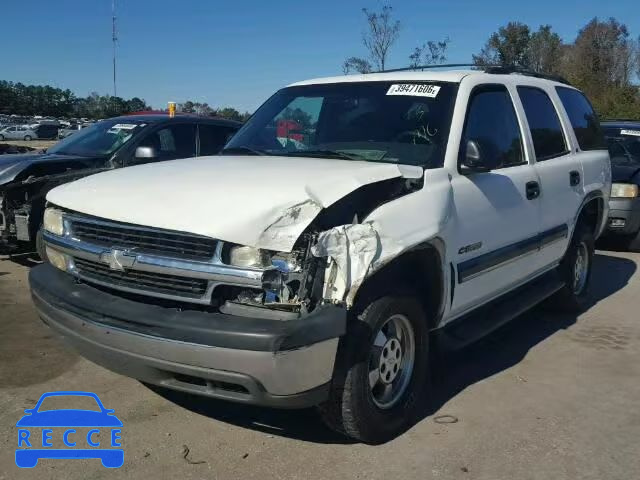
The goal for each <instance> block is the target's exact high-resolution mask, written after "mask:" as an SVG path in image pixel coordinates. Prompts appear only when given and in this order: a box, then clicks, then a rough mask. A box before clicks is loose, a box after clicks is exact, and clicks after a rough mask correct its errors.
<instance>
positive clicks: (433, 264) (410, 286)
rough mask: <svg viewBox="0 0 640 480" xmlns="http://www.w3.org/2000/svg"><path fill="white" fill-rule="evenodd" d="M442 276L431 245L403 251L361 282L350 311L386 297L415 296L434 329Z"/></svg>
mask: <svg viewBox="0 0 640 480" xmlns="http://www.w3.org/2000/svg"><path fill="white" fill-rule="evenodd" d="M443 288H444V276H443V272H442V260H441V257H440V253H439V252H438V250H437V249H436V248H435V247H434V246H433V245H425V246H423V247H421V248H419V249H414V250H411V251H409V252H406V253H404V254H402V255H400V256H399V257H396V258H394V259H393V260H392V261H390V262H389V263H387V264H386V265H385V266H384V267H382V268H380V269H379V270H377V271H375V272H374V273H373V274H372V275H371V276H369V277H367V278H366V279H365V280H364V283H362V285H361V286H360V288H359V289H358V291H357V292H356V296H355V298H354V301H353V310H354V311H355V312H360V311H362V309H364V308H366V306H367V305H368V304H369V303H371V302H372V301H373V300H375V299H376V298H379V297H380V296H383V295H387V294H407V293H409V294H415V295H416V297H417V298H418V300H419V301H420V302H421V303H422V305H423V308H424V311H425V313H426V314H427V319H428V321H429V328H435V327H436V326H437V322H438V318H439V315H440V312H441V307H442V301H443Z"/></svg>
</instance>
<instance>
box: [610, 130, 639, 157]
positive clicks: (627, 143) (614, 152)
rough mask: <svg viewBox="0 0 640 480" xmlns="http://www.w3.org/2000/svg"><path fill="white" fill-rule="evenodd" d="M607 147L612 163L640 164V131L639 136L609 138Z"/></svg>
mask: <svg viewBox="0 0 640 480" xmlns="http://www.w3.org/2000/svg"><path fill="white" fill-rule="evenodd" d="M607 146H608V148H609V156H610V157H611V163H613V164H615V165H638V164H640V131H639V132H638V136H635V135H624V136H622V135H621V136H616V137H607Z"/></svg>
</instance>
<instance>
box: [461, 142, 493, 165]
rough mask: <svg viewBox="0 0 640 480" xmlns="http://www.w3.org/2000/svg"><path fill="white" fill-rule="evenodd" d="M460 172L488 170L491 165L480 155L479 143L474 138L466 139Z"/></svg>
mask: <svg viewBox="0 0 640 480" xmlns="http://www.w3.org/2000/svg"><path fill="white" fill-rule="evenodd" d="M461 170H462V173H482V172H490V171H491V167H490V165H488V164H487V162H486V159H485V158H484V156H483V155H482V150H481V149H480V145H478V143H477V142H476V141H474V140H468V141H467V144H466V145H465V149H464V152H463V156H462V163H461Z"/></svg>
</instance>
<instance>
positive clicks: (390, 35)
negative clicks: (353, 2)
mask: <svg viewBox="0 0 640 480" xmlns="http://www.w3.org/2000/svg"><path fill="white" fill-rule="evenodd" d="M392 10H393V9H392V8H391V7H390V6H389V5H385V6H383V7H382V10H381V11H380V12H371V11H369V10H367V9H366V8H363V9H362V12H363V13H364V14H365V16H366V17H367V26H368V27H369V28H368V31H366V32H365V33H363V35H362V43H363V44H364V46H365V48H366V49H367V50H368V51H369V56H370V57H371V60H372V62H373V64H374V65H375V67H376V68H377V69H378V70H384V68H385V66H386V63H387V57H388V55H389V49H390V48H391V46H392V45H393V44H394V43H395V42H396V40H397V39H398V35H399V34H400V21H399V20H393V18H392Z"/></svg>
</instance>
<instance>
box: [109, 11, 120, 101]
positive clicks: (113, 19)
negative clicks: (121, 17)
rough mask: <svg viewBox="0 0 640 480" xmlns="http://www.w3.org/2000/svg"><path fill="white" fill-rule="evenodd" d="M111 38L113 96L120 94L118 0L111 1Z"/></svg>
mask: <svg viewBox="0 0 640 480" xmlns="http://www.w3.org/2000/svg"><path fill="white" fill-rule="evenodd" d="M111 27H112V28H111V40H112V42H113V96H114V97H117V96H118V90H117V89H116V42H117V40H118V36H117V34H116V0H112V2H111Z"/></svg>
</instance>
